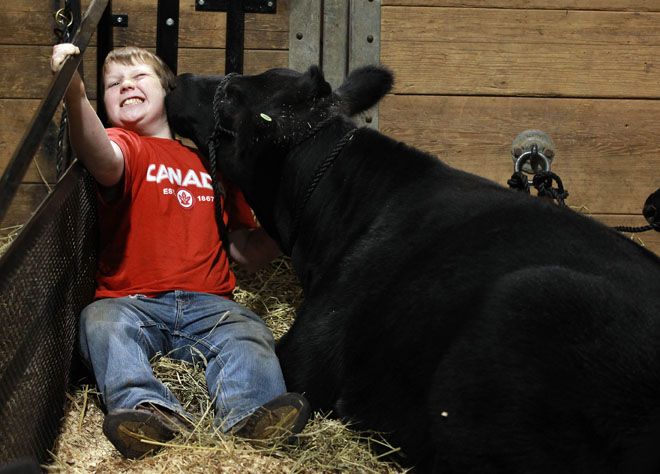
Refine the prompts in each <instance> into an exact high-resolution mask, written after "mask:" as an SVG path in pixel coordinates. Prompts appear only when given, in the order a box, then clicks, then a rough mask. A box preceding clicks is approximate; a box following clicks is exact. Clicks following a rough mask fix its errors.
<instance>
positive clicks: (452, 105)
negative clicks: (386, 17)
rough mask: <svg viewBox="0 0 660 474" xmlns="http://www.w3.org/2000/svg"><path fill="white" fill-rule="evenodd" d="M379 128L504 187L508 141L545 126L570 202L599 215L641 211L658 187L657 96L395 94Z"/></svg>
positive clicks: (659, 114)
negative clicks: (612, 98) (623, 98)
mask: <svg viewBox="0 0 660 474" xmlns="http://www.w3.org/2000/svg"><path fill="white" fill-rule="evenodd" d="M380 127H381V131H382V132H383V133H385V134H388V135H390V136H392V137H394V138H396V139H398V140H401V141H404V142H406V143H408V144H410V145H413V146H416V147H418V148H421V149H422V150H425V151H427V152H429V153H432V154H434V155H437V156H438V157H439V158H440V159H442V160H443V161H445V162H447V163H448V164H450V165H452V166H456V167H457V168H461V169H464V170H466V171H469V172H472V173H475V174H478V175H481V176H485V177H487V178H489V179H492V180H494V181H496V182H498V183H500V184H502V185H506V182H507V180H508V179H509V178H510V177H511V174H512V173H513V161H512V159H511V150H510V147H511V142H512V140H513V138H514V137H515V136H516V135H517V134H518V133H520V132H521V131H523V130H525V129H541V130H544V131H545V132H546V133H548V134H549V135H550V137H551V138H552V139H553V140H554V142H555V144H556V157H555V161H554V164H553V168H552V169H553V171H555V172H556V173H557V174H558V175H559V176H560V177H561V178H562V180H563V182H564V185H565V187H566V188H567V189H568V190H569V192H570V197H569V201H568V202H569V204H572V205H575V206H578V207H580V206H585V207H586V208H588V209H589V211H590V212H592V213H596V214H639V213H641V208H642V204H643V203H644V200H645V199H646V198H647V197H648V195H649V194H651V192H653V191H654V190H656V189H658V187H660V154H658V153H657V138H656V136H657V130H659V129H660V102H659V101H651V100H648V101H646V100H586V99H562V100H559V99H549V98H508V97H453V96H451V97H441V96H405V95H404V96H399V95H390V96H387V97H386V98H385V100H384V101H383V102H381V105H380Z"/></svg>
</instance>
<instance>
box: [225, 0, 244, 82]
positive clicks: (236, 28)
mask: <svg viewBox="0 0 660 474" xmlns="http://www.w3.org/2000/svg"><path fill="white" fill-rule="evenodd" d="M226 31H227V38H226V44H227V47H226V50H225V74H229V73H230V72H236V73H239V74H243V47H244V41H245V10H244V9H243V1H242V0H229V1H228V2H227V28H226Z"/></svg>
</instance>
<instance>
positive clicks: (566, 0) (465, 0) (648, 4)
mask: <svg viewBox="0 0 660 474" xmlns="http://www.w3.org/2000/svg"><path fill="white" fill-rule="evenodd" d="M383 5H388V6H389V5H396V6H411V7H412V6H430V7H463V8H521V9H530V8H534V9H543V10H546V9H547V10H610V11H649V12H650V11H653V12H657V11H660V5H659V4H658V2H657V1H656V0H554V1H552V2H548V1H547V0H383Z"/></svg>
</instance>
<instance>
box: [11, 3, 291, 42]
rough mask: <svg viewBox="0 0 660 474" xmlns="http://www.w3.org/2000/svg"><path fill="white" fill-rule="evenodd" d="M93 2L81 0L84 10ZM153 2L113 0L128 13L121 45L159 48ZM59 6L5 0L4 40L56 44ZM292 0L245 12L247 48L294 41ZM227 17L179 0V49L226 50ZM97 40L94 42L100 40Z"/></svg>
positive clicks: (118, 37)
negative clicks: (271, 9) (266, 10)
mask: <svg viewBox="0 0 660 474" xmlns="http://www.w3.org/2000/svg"><path fill="white" fill-rule="evenodd" d="M89 3H90V2H89V0H85V1H83V2H82V4H83V7H82V8H83V12H84V11H85V9H86V8H87V6H88V5H89ZM157 4H158V2H156V1H154V0H113V2H112V11H113V13H122V14H127V15H128V27H122V28H114V29H113V34H114V41H115V45H117V46H124V45H135V46H142V47H149V48H155V47H156V19H157V16H156V10H157ZM53 11H55V8H54V7H53V5H52V2H45V1H43V0H38V1H37V0H30V1H26V0H5V1H4V2H3V8H2V9H0V22H1V23H2V24H3V25H5V34H4V38H5V39H3V43H4V44H14V45H51V44H53V43H55V42H56V37H55V35H54V34H53V28H54V27H55V22H54V20H53ZM288 14H289V10H288V2H287V1H286V0H280V1H278V2H277V13H276V14H253V13H249V14H246V15H245V47H246V48H248V49H257V48H258V49H287V48H288V43H289V38H288V35H289V20H288V18H289V17H288ZM225 25H226V16H225V14H224V13H220V12H196V11H195V2H194V1H192V0H191V1H186V2H180V7H179V47H184V48H199V47H203V48H224V46H225ZM94 42H95V39H94V38H92V44H95V43H94Z"/></svg>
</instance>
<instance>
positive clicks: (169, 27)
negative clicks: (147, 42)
mask: <svg viewBox="0 0 660 474" xmlns="http://www.w3.org/2000/svg"><path fill="white" fill-rule="evenodd" d="M157 17H158V19H157V24H156V54H157V55H158V56H159V57H160V58H161V59H162V60H163V61H164V62H165V64H167V65H168V66H169V68H170V69H171V70H172V72H173V73H174V74H176V71H177V60H178V55H179V0H158V10H157Z"/></svg>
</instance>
